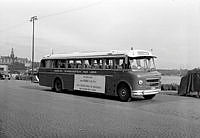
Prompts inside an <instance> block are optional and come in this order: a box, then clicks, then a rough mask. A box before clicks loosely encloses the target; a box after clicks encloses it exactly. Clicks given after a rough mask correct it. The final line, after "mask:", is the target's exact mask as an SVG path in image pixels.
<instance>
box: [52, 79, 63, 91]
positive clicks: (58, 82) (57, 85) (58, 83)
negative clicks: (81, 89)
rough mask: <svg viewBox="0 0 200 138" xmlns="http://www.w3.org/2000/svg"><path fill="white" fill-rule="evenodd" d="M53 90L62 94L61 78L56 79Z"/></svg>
mask: <svg viewBox="0 0 200 138" xmlns="http://www.w3.org/2000/svg"><path fill="white" fill-rule="evenodd" d="M52 89H53V90H55V91H56V92H62V90H63V83H62V81H61V79H60V78H59V77H56V78H55V79H54V81H53V87H52Z"/></svg>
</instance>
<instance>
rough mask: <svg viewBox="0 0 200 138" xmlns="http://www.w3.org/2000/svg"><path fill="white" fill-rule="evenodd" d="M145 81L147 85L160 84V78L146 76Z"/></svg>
mask: <svg viewBox="0 0 200 138" xmlns="http://www.w3.org/2000/svg"><path fill="white" fill-rule="evenodd" d="M146 82H147V85H148V86H159V84H160V79H157V78H156V79H155V78H151V79H150V78H148V79H147V80H146Z"/></svg>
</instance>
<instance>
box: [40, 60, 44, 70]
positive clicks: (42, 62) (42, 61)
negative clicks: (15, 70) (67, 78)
mask: <svg viewBox="0 0 200 138" xmlns="http://www.w3.org/2000/svg"><path fill="white" fill-rule="evenodd" d="M40 67H43V68H45V60H41V63H40Z"/></svg>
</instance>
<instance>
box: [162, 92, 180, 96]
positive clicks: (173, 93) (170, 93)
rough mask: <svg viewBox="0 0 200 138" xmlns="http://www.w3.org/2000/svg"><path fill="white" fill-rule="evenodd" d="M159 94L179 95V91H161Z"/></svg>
mask: <svg viewBox="0 0 200 138" xmlns="http://www.w3.org/2000/svg"><path fill="white" fill-rule="evenodd" d="M159 94H163V95H177V96H178V91H161V92H160V93H159Z"/></svg>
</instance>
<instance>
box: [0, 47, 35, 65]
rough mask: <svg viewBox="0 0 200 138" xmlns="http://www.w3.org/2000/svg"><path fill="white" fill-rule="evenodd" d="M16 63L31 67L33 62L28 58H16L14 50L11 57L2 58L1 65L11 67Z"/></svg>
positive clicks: (0, 59) (0, 58)
mask: <svg viewBox="0 0 200 138" xmlns="http://www.w3.org/2000/svg"><path fill="white" fill-rule="evenodd" d="M15 62H18V63H22V64H25V65H31V61H30V60H29V59H28V58H19V57H15V55H14V51H13V48H12V50H11V54H10V56H1V57H0V64H5V65H11V64H14V63H15Z"/></svg>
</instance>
